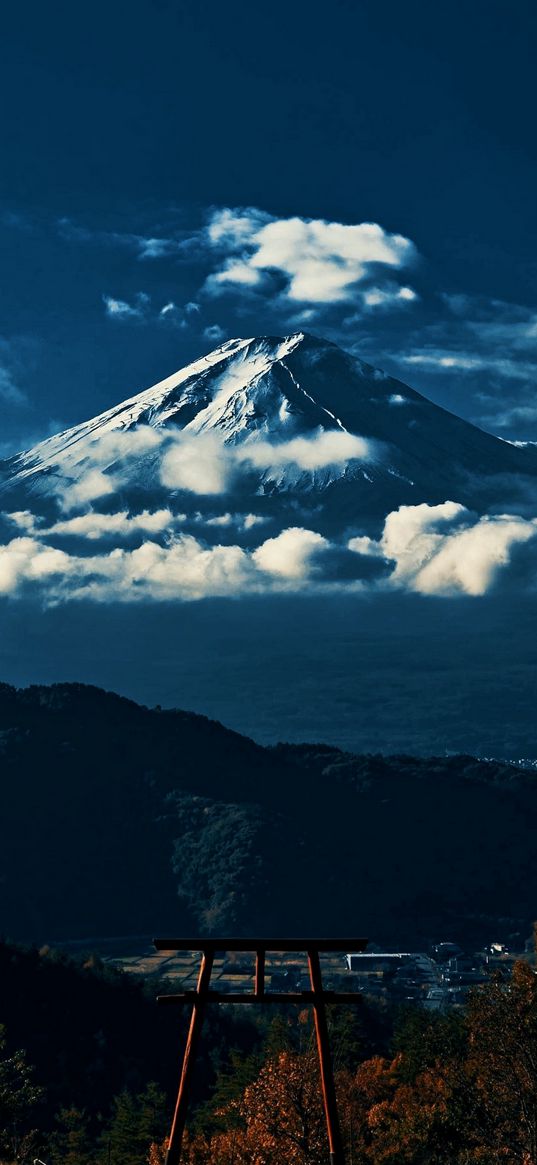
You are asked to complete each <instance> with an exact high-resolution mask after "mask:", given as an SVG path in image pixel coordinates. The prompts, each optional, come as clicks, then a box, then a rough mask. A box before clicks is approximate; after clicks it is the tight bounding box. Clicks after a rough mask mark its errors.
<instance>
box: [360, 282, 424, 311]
mask: <svg viewBox="0 0 537 1165" xmlns="http://www.w3.org/2000/svg"><path fill="white" fill-rule="evenodd" d="M417 299H418V295H417V293H416V292H415V291H414V289H413V288H412V287H397V285H396V284H394V283H386V284H384V285H383V286H382V287H371V288H369V290H367V291H364V293H363V296H362V302H363V303H364V305H365V307H381V308H382V307H384V308H392V307H397V306H399V307H400V306H401V305H402V304H405V303H415V302H416V300H417Z"/></svg>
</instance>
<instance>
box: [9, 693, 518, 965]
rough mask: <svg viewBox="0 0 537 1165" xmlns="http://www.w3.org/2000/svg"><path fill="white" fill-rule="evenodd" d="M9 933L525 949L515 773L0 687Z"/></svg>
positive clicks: (27, 937)
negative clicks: (280, 739) (290, 741)
mask: <svg viewBox="0 0 537 1165" xmlns="http://www.w3.org/2000/svg"><path fill="white" fill-rule="evenodd" d="M0 778H1V780H0V789H1V792H0V917H1V918H2V927H3V930H4V934H5V935H6V937H8V938H11V939H13V940H15V941H23V942H34V941H35V942H38V943H40V944H41V943H49V944H52V945H54V943H55V942H59V941H60V940H67V939H69V940H71V939H82V940H86V939H87V940H88V941H89V940H91V939H96V938H98V937H102V936H117V935H145V936H148V937H150V936H151V935H152V934H156V933H158V932H160V933H168V934H170V933H171V934H195V935H196V934H198V935H203V934H215V935H217V934H225V933H226V932H227V933H228V934H229V933H231V934H236V935H241V934H243V935H244V934H247V933H248V932H257V933H263V932H264V933H265V934H268V933H270V932H271V931H273V932H275V933H277V934H278V933H279V934H281V935H282V936H283V935H284V934H293V933H296V931H297V924H298V923H299V924H300V928H301V929H302V933H305V932H306V931H309V932H310V933H312V934H324V935H326V936H329V935H331V934H332V935H333V934H347V935H361V936H364V937H366V938H368V939H370V940H371V941H372V942H376V943H381V944H386V945H387V946H388V949H390V948H392V949H393V948H396V947H397V945H398V944H404V947H403V948H402V949H406V950H412V949H418V950H420V949H424V947H426V945H427V944H428V943H432V942H436V941H438V940H439V939H440V938H443V937H444V938H449V939H452V940H453V941H455V942H458V943H460V944H461V945H462V946H463V947H467V948H469V949H476V946H477V945H479V944H481V943H484V942H487V941H489V942H490V941H491V940H493V939H494V940H496V939H499V940H501V941H507V942H508V943H510V944H511V945H512V946H513V947H514V948H515V949H521V947H520V946H519V940H522V945H523V941H524V939H525V938H526V936H527V934H528V933H529V931H530V929H531V925H532V921H533V917H534V908H535V900H536V898H537V868H536V866H535V861H534V838H535V830H536V828H537V787H536V783H535V774H534V772H533V771H531V770H529V769H524V768H522V767H517V766H514V765H509V764H506V763H505V762H501V761H482V760H479V759H476V758H474V757H469V756H461V755H456V756H448V757H446V756H444V757H442V756H440V757H436V758H435V757H433V758H428V759H425V758H415V757H408V756H381V755H363V756H356V755H353V754H352V753H347V752H344V751H342V750H340V749H337V748H333V747H331V746H327V745H324V744H322V743H319V742H313V743H311V744H302V745H286V744H280V745H277V746H274V747H270V748H267V747H261V746H260V745H257V744H255V743H254V742H253V741H252V740H249V739H248V738H246V737H243V736H240V735H238V734H237V733H235V732H231V731H230V730H228V729H226V728H224V727H223V726H222V725H221V724H218V723H217V722H215V721H211V720H208V719H206V718H205V717H202V716H196V715H194V714H193V713H189V712H181V711H172V710H170V711H166V710H162V709H160V708H153V709H149V708H146V707H143V706H140V705H137V704H135V703H133V702H132V701H129V700H126V699H124V698H121V697H119V696H116V695H113V694H112V693H107V692H104V691H102V690H100V689H98V688H92V687H86V686H84V685H80V684H58V685H52V686H51V687H38V686H35V687H30V688H27V689H22V690H17V689H15V688H12V687H9V686H8V685H0Z"/></svg>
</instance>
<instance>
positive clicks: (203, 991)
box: [154, 938, 367, 1165]
mask: <svg viewBox="0 0 537 1165" xmlns="http://www.w3.org/2000/svg"><path fill="white" fill-rule="evenodd" d="M154 945H155V947H156V949H157V950H158V951H200V952H201V956H202V957H201V964H200V969H199V974H198V982H197V987H196V990H195V991H183V992H181V993H180V994H176V995H160V996H159V997H158V1000H157V1002H158V1003H160V1004H164V1005H170V1004H171V1005H173V1004H181V1003H191V1004H192V1018H191V1021H190V1029H189V1032H188V1037H187V1041H186V1047H185V1052H184V1056H183V1066H182V1070H181V1078H180V1082H179V1092H178V1095H177V1103H176V1105H175V1113H174V1117H173V1122H172V1128H171V1133H170V1141H169V1146H168V1153H167V1157H166V1165H179V1162H180V1160H181V1147H182V1142H183V1133H184V1129H185V1123H186V1115H187V1105H188V1096H189V1090H190V1083H191V1079H192V1073H193V1068H194V1062H195V1058H196V1052H197V1048H198V1043H199V1037H200V1032H201V1028H202V1024H203V1016H204V1012H205V1008H206V1006H207V1003H262V1004H263V1003H301V1004H304V1003H311V1004H312V1005H313V1011H314V1018H315V1034H316V1038H317V1051H318V1055H319V1067H320V1070H321V1087H322V1093H323V1104H324V1112H325V1117H326V1128H327V1133H328V1144H329V1149H330V1165H344V1159H343V1142H342V1138H341V1129H340V1125H339V1118H338V1111H337V1102H336V1090H335V1085H334V1072H333V1066H332V1057H331V1054H330V1043H329V1039H328V1023H327V1018H326V1004H327V1003H357V1002H359V1000H360V999H361V996H360V995H359V994H357V993H356V992H348V991H325V990H324V988H323V983H322V975H321V964H320V960H319V954H320V953H327V952H332V953H333V952H337V951H342V952H343V951H345V952H349V953H351V954H355V953H356V952H359V951H364V950H365V948H366V946H367V939H362V938H358V939H356V938H355V939H348V938H344V939H342V938H339V939H319V938H284V939H282V938H272V939H267V938H207V939H205V938H204V939H200V938H190V939H188V938H185V939H175V938H158V939H155V940H154ZM217 950H218V951H226V952H228V951H229V952H231V951H241V952H250V951H252V952H254V953H255V981H254V990H253V991H240V992H237V991H236V992H228V991H216V990H214V989H211V986H210V984H211V973H212V969H213V963H214V957H215V953H216V951H217ZM271 951H272V952H276V951H277V952H284V953H285V952H290V951H293V952H295V953H299V952H301V951H304V952H306V953H307V957H308V967H309V976H310V984H311V990H309V991H293V992H276V991H265V958H266V955H267V952H271Z"/></svg>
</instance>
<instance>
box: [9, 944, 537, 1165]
mask: <svg viewBox="0 0 537 1165" xmlns="http://www.w3.org/2000/svg"><path fill="white" fill-rule="evenodd" d="M157 987H158V985H155V983H151V986H150V987H148V985H147V983H146V984H144V982H143V981H136V982H132V981H126V979H125V977H124V976H123V975H121V974H119V973H118V972H117V971H113V970H110V968H108V967H106V966H103V965H102V964H101V963H100V962H99V960H98V959H97V958H96V957H95V956H87V957H85V958H84V959H82V958H81V959H79V960H77V961H73V960H71V959H68V958H67V957H66V956H65V955H60V954H58V953H57V952H55V951H53V950H51V949H48V948H43V949H41V950H37V949H35V948H33V949H29V948H26V949H25V948H22V947H18V946H14V945H11V944H6V943H3V944H1V945H0V988H1V993H0V997H1V999H2V1004H1V1011H0V1018H1V1019H2V1020H3V1021H5V1023H4V1026H3V1027H2V1036H1V1041H0V1160H2V1161H3V1162H6V1163H10V1165H14V1163H15V1162H17V1163H20V1165H30V1163H31V1162H33V1161H34V1160H35V1159H36V1158H39V1159H40V1160H42V1161H44V1162H45V1163H46V1165H49V1163H50V1165H60V1163H61V1162H67V1163H68V1165H141V1163H143V1162H144V1161H145V1162H147V1163H148V1165H162V1162H163V1161H164V1153H165V1149H166V1135H167V1131H168V1128H169V1121H170V1114H171V1107H172V1102H173V1096H174V1090H175V1088H176V1086H177V1078H178V1072H179V1057H180V1051H181V1047H182V1042H183V1040H184V1038H185V1030H186V1029H185V1023H186V1017H185V1016H183V1017H182V1018H178V1019H177V1020H174V1021H171V1020H170V1011H169V1009H166V1010H165V1011H164V1010H162V1009H160V1010H159V1009H158V1008H157V1007H156V1006H155V1001H154V997H155V993H156V989H157ZM263 1011H264V1012H265V1011H266V1009H263ZM330 1038H331V1044H332V1049H333V1056H334V1067H335V1075H336V1087H337V1095H338V1105H339V1114H340V1121H341V1126H342V1134H343V1139H344V1144H345V1152H346V1160H347V1161H348V1162H349V1163H352V1165H368V1163H371V1165H373V1163H375V1165H376V1163H378V1162H381V1163H384V1165H403V1163H405V1165H406V1163H408V1165H425V1163H428V1165H470V1163H472V1162H476V1163H486V1165H496V1163H498V1165H530V1163H533V1162H534V1161H535V1160H536V1154H537V1062H536V1059H535V1045H536V1041H537V977H536V975H535V972H534V969H533V967H532V966H531V965H530V962H526V961H519V962H518V963H516V964H515V967H514V970H513V974H512V977H511V978H509V979H506V978H502V977H500V976H496V977H493V978H491V980H490V982H489V983H487V984H486V985H484V986H482V987H480V988H477V989H476V990H475V991H473V992H472V994H471V995H470V998H469V1001H468V1004H467V1006H466V1007H465V1008H459V1009H454V1010H452V1011H450V1012H448V1013H442V1012H429V1011H426V1010H425V1009H424V1008H419V1007H409V1006H402V1007H398V1008H395V1009H392V1008H389V1007H386V1006H384V1007H383V1006H379V1004H378V1003H376V1004H375V1003H373V1002H372V1001H370V1000H368V998H367V997H364V998H363V999H361V1000H360V1002H359V1003H358V1004H357V1005H356V1006H352V1007H347V1006H336V1005H332V1006H331V1008H330ZM325 1137H326V1134H325V1127H324V1120H323V1114H322V1109H321V1099H320V1086H319V1078H318V1067H317V1059H316V1055H315V1051H314V1046H313V1031H312V1019H311V1014H310V1010H309V1009H308V1008H305V1009H303V1010H300V1009H299V1008H297V1007H291V1006H290V1005H285V1006H282V1007H281V1008H278V1010H277V1011H274V1010H272V1009H271V1012H270V1016H269V1017H268V1018H267V1017H266V1014H263V1015H262V1014H261V1013H260V1012H257V1014H256V1015H254V1014H253V1009H249V1011H248V1014H247V1015H245V1009H244V1008H242V1009H241V1008H240V1007H233V1008H230V1007H226V1008H223V1007H222V1006H221V1005H214V1006H213V1007H211V1009H210V1012H209V1016H208V1019H207V1023H206V1026H205V1031H204V1037H203V1041H202V1046H201V1050H200V1057H199V1062H198V1071H197V1076H196V1080H195V1086H194V1090H193V1096H192V1105H191V1116H190V1123H189V1127H188V1134H187V1138H186V1144H185V1156H184V1160H185V1162H186V1165H250V1163H252V1162H255V1163H256V1165H287V1163H289V1162H291V1163H292V1165H326V1161H327V1148H326V1139H325Z"/></svg>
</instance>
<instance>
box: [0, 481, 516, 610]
mask: <svg viewBox="0 0 537 1165" xmlns="http://www.w3.org/2000/svg"><path fill="white" fill-rule="evenodd" d="M182 517H184V515H183V516H182ZM199 517H200V520H203V518H202V515H199ZM247 517H248V515H229V514H227V513H226V514H223V515H221V518H222V521H221V522H220V523H218V524H219V525H224V526H226V527H227V526H231V525H236V526H237V528H238V529H240V528H242V529H247V528H251V527H250V525H249V523H248V522H247ZM250 517H252V518H254V519H256V518H257V515H251V516H250ZM12 518H13V520H15V521H16V523H17V524H18V525H19V526H20V528H21V529H25V528H26V529H27V533H25V534H23V535H22V536H17V537H16V538H13V539H11V540H10V541H9V542H8V543H7V545H4V546H1V547H0V594H2V595H4V596H12V597H16V596H19V595H21V594H23V593H26V590H27V588H28V587H30V588H32V589H33V590H34V591H35V589H36V588H37V589H38V593H39V594H40V596H41V597H42V599H43V600H44V601H45V602H46V603H48V604H57V603H59V602H64V601H69V600H77V599H82V598H84V599H86V598H87V599H93V600H94V601H98V602H132V601H140V600H146V601H158V600H170V599H177V600H192V599H201V598H204V597H208V596H217V595H222V596H225V595H229V596H233V597H236V596H238V595H241V594H262V593H271V592H279V591H292V592H295V593H302V592H307V591H312V590H313V591H316V590H319V588H321V589H322V590H323V591H326V590H327V589H328V590H330V589H332V590H338V591H340V590H342V589H351V590H352V591H354V592H356V591H358V592H360V591H362V592H363V591H364V590H371V589H373V590H377V591H378V590H379V589H382V590H392V589H394V588H395V589H404V590H410V591H415V592H418V593H420V594H424V595H437V596H452V595H460V594H464V595H472V596H479V595H483V594H486V593H487V592H488V591H490V590H491V589H492V588H494V587H495V586H496V585H497V584H498V583H502V585H503V580H505V583H506V584H507V585H511V586H512V585H513V580H514V585H515V586H517V587H519V586H520V585H523V586H530V587H531V588H533V589H535V585H536V581H537V578H536V574H537V570H536V564H537V550H536V549H531V548H530V550H529V551H528V550H526V549H525V546H526V544H527V545H528V546H530V547H533V546H536V545H537V544H536V542H535V540H536V538H537V519H534V520H533V521H527V520H525V519H523V518H521V517H519V516H517V515H512V514H500V515H492V516H486V517H478V516H477V515H474V514H471V513H469V511H468V510H466V509H465V508H464V507H463V506H461V505H459V504H458V503H455V502H444V503H443V504H442V505H438V506H429V505H427V504H422V505H419V506H402V507H400V509H399V510H397V511H394V512H393V513H391V514H389V515H388V517H387V519H386V522H385V527H384V532H383V534H382V536H381V538H380V539H379V540H378V541H377V540H375V539H372V538H368V537H366V536H364V535H362V536H360V537H357V538H353V539H351V541H350V543H349V544H348V550H350V551H353V552H354V554H355V555H356V556H357V557H358V556H360V557H362V558H364V557H366V558H367V557H373V558H376V559H380V560H383V561H384V562H386V563H388V564H392V566H393V569H392V571H391V573H390V574H389V575H386V573H385V569H384V568H383V569H382V577H380V576H379V575H378V572H376V581H375V579H374V578H373V576H371V575H370V573H369V574H367V572H366V577H369V578H370V581H369V582H366V581H364V575H363V572H360V574H359V577H357V575H356V573H353V574H351V575H349V574H344V575H343V576H340V574H339V566H338V563H340V562H341V559H342V555H344V554H345V552H346V550H345V547H343V546H338V545H337V544H335V543H332V542H329V541H328V539H326V538H325V537H323V536H322V535H321V534H320V533H318V532H317V531H315V530H311V529H306V528H303V527H289V528H287V529H285V530H283V531H281V533H279V534H277V535H276V536H275V537H273V538H268V539H266V540H265V541H264V542H262V543H261V544H260V545H258V546H257V548H255V549H253V550H248V549H246V548H245V547H242V546H240V545H237V544H234V545H230V546H224V545H215V546H213V545H206V544H205V543H204V542H202V541H200V540H199V539H198V538H195V537H193V536H192V535H189V534H185V533H174V531H173V525H174V524H175V525H176V524H177V522H178V520H179V518H178V516H177V515H175V516H174V517H173V518H171V516H170V514H169V511H156V512H154V513H153V514H151V513H148V512H147V511H144V512H143V513H141V514H138V515H133V516H131V517H129V515H128V514H126V513H124V512H121V513H118V514H112V515H103V514H86V515H81V516H80V519H72V520H69V521H67V522H65V523H57V524H56V527H55V528H52V529H50V530H44V529H40V528H32V526H31V523H30V522H29V521H28V520H27V518H26V517H25V516H24V512H23V513H21V514H15V515H12ZM228 519H229V521H228ZM238 519H240V522H239V521H238ZM207 524H208V525H211V526H213V527H215V528H218V526H217V523H216V522H215V521H214V520H212V519H209V521H208V522H207ZM134 530H137V531H139V532H142V533H143V534H149V537H148V538H147V539H145V540H144V541H143V542H142V544H141V545H140V546H137V547H136V548H135V549H128V548H124V547H120V546H117V545H115V546H114V548H113V549H112V550H111V551H109V552H108V553H97V554H94V553H91V554H85V553H78V554H71V553H66V552H65V551H63V550H61V549H60V550H58V549H57V547H55V546H52V545H49V543H48V541H47V539H49V538H53V537H57V536H58V535H61V534H62V533H65V534H67V533H70V534H76V535H78V536H79V537H81V538H83V539H89V540H92V539H97V538H99V537H101V535H106V536H108V535H111V536H115V537H117V538H123V537H125V536H128V535H129V534H130V533H131V532H133V531H134ZM158 533H160V534H162V533H166V540H165V542H164V543H162V541H160V542H159V541H156V540H154V539H153V538H151V536H150V535H151V534H158ZM379 565H380V564H379ZM360 579H362V581H360Z"/></svg>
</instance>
